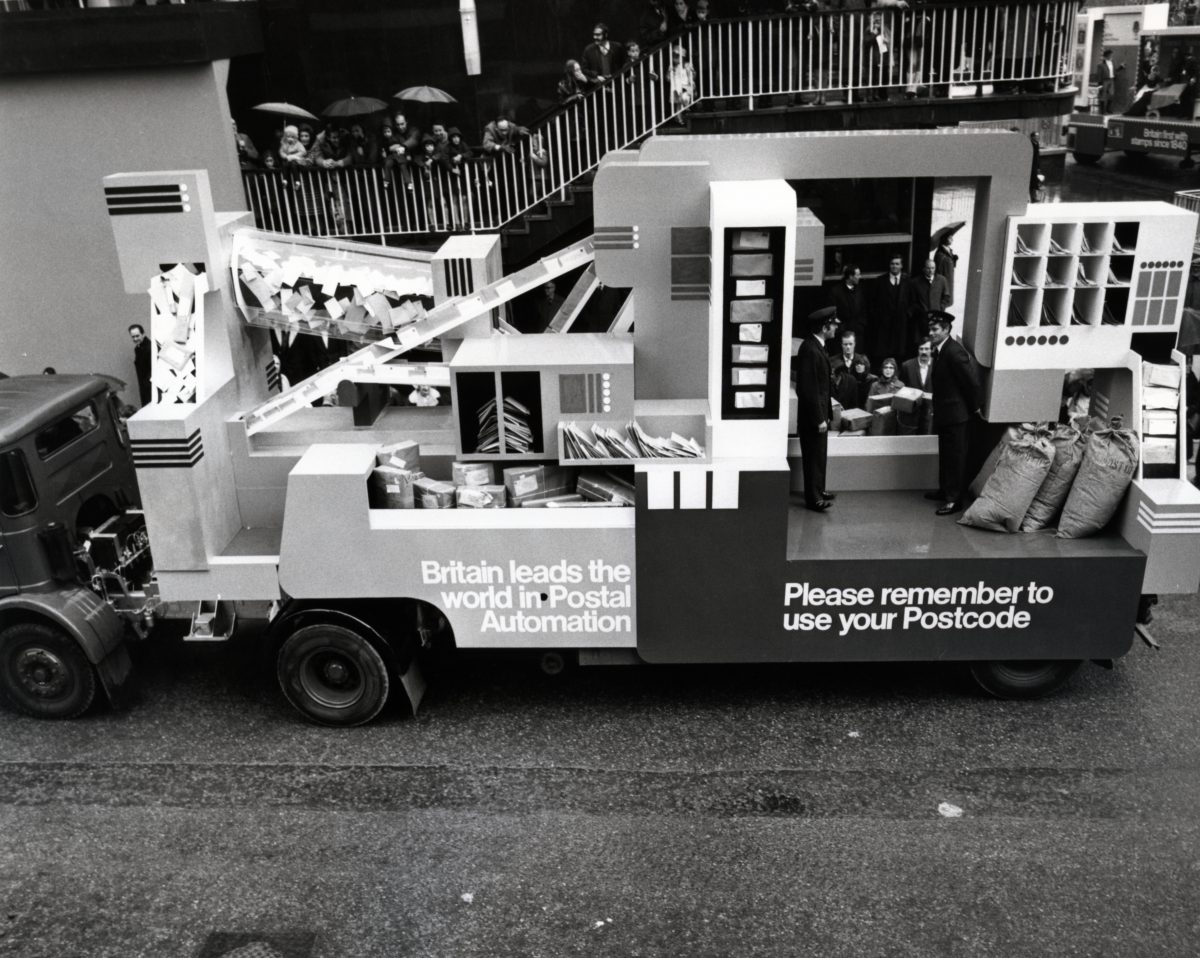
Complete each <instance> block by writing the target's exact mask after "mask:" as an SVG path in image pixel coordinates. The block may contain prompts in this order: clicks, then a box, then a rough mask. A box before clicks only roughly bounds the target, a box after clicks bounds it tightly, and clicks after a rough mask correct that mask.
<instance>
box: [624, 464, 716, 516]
mask: <svg viewBox="0 0 1200 958" xmlns="http://www.w3.org/2000/svg"><path fill="white" fill-rule="evenodd" d="M738 485H739V473H738V472H737V471H736V470H728V469H722V470H716V469H712V468H707V469H706V468H704V467H699V466H685V467H684V468H682V469H654V470H651V471H648V472H647V473H646V508H648V509H736V508H737V507H738Z"/></svg>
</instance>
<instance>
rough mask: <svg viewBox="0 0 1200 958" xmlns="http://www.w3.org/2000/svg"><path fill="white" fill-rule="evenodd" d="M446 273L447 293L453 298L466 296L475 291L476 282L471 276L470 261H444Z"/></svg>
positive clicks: (460, 259)
mask: <svg viewBox="0 0 1200 958" xmlns="http://www.w3.org/2000/svg"><path fill="white" fill-rule="evenodd" d="M443 268H444V269H445V271H446V291H447V292H448V293H449V294H450V295H451V296H466V295H467V294H469V293H471V292H473V291H474V289H475V280H474V277H473V276H472V275H471V261H470V260H469V259H462V258H459V259H448V260H445V261H443Z"/></svg>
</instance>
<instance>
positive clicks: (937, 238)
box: [929, 220, 967, 249]
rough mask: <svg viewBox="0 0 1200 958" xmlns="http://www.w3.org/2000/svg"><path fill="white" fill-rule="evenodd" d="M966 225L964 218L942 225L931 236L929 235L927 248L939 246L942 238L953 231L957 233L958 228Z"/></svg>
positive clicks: (950, 234) (951, 234)
mask: <svg viewBox="0 0 1200 958" xmlns="http://www.w3.org/2000/svg"><path fill="white" fill-rule="evenodd" d="M966 225H967V221H966V220H956V221H955V222H953V223H950V224H948V225H946V226H943V227H942V228H941V229H939V230H937V231H936V232H935V233H934V234H933V235H932V236H931V237H929V248H930V249H937V248H938V247H939V246H941V245H942V240H944V239H945V238H946V237H947V236H953V235H954V234H955V233H957V232H958V231H959V230H960V229H962V228H963V227H964V226H966Z"/></svg>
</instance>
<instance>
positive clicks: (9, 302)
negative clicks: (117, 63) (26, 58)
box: [0, 61, 246, 406]
mask: <svg viewBox="0 0 1200 958" xmlns="http://www.w3.org/2000/svg"><path fill="white" fill-rule="evenodd" d="M227 73H228V61H220V62H217V63H211V64H200V65H189V66H181V67H172V68H167V69H155V70H128V71H124V70H112V71H88V72H80V73H70V74H60V75H54V76H17V77H9V76H5V77H0V130H3V131H4V132H3V135H2V136H0V183H3V184H4V196H3V199H0V371H3V372H5V373H8V374H9V375H15V374H18V373H38V372H41V370H42V368H43V367H45V366H54V367H55V368H56V369H58V370H59V371H60V372H100V373H109V374H111V375H114V376H118V377H120V378H121V379H123V380H125V381H126V382H127V383H129V386H128V387H127V388H126V390H125V397H126V399H127V401H129V402H130V403H132V404H133V405H135V406H136V405H137V404H138V402H137V383H136V380H135V378H134V372H133V347H132V345H131V344H130V341H129V336H128V333H127V332H126V327H127V326H128V325H129V324H130V323H142V324H143V325H145V326H148V323H149V311H150V310H149V299H148V298H147V297H144V296H130V295H127V294H126V293H125V291H124V289H123V288H122V283H121V273H120V268H119V266H118V263H117V254H116V249H115V247H114V244H113V235H112V229H111V227H110V226H109V219H108V214H107V212H106V211H105V204H104V191H103V186H102V184H101V178H102V177H103V176H104V175H106V174H108V173H120V172H126V171H135V170H176V169H196V168H201V167H202V168H205V169H207V170H208V173H209V180H210V182H211V184H212V193H213V201H214V205H215V207H216V209H217V210H220V211H227V210H244V209H245V208H246V204H245V199H244V197H243V195H242V187H241V177H240V175H239V172H238V166H237V157H236V154H235V152H234V148H233V141H232V134H231V129H230V126H229V107H228V104H227V102H226V97H225V79H226V76H227ZM148 283H149V277H147V285H148Z"/></svg>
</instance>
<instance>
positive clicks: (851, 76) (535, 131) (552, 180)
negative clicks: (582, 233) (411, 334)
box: [243, 0, 1079, 239]
mask: <svg viewBox="0 0 1200 958" xmlns="http://www.w3.org/2000/svg"><path fill="white" fill-rule="evenodd" d="M1078 6H1079V4H1078V2H1077V0H1040V2H1033V3H1029V2H1018V0H1009V2H1007V3H995V4H988V3H977V4H954V5H946V6H921V7H918V8H912V9H899V8H883V9H874V10H853V11H840V12H822V13H793V14H784V15H775V16H770V17H754V18H743V19H737V20H717V21H710V22H707V23H703V24H698V25H696V26H695V27H693V28H692V29H690V30H687V31H686V32H684V33H683V34H682V35H681V36H679V37H677V38H675V39H674V40H673V41H671V42H670V43H666V44H663V45H661V46H659V47H657V48H655V49H653V50H651V51H649V52H648V53H647V54H646V55H645V56H643V57H642V58H641V59H640V60H639V61H638V62H637V63H634V64H631V65H629V66H627V68H626V69H625V70H623V71H622V72H621V73H620V74H619V75H617V76H615V77H613V78H612V79H611V80H610V81H609V82H608V83H606V84H604V85H603V86H602V87H600V88H598V89H596V90H594V91H592V92H591V93H589V94H587V95H586V96H584V97H582V98H581V99H579V100H576V101H575V102H572V103H569V104H567V105H565V106H563V107H562V108H560V109H559V110H557V111H555V112H554V113H553V114H551V115H550V116H548V117H547V118H545V119H544V120H542V121H540V122H538V123H537V124H535V125H534V126H533V128H531V129H530V131H529V134H528V135H527V136H522V137H520V138H519V139H518V140H517V144H516V146H515V147H514V150H513V152H512V153H498V154H495V155H493V156H484V157H477V158H474V159H472V160H471V161H469V162H466V163H464V164H463V165H462V167H461V168H460V169H459V171H457V172H451V171H449V170H446V169H444V168H442V167H440V166H439V167H435V168H434V169H432V170H430V171H428V172H426V171H423V170H413V171H412V176H411V178H410V177H407V176H403V177H401V176H393V175H390V174H388V173H386V172H385V171H384V170H383V169H380V168H374V167H357V168H349V169H334V170H317V169H299V170H296V169H293V170H286V171H274V172H272V171H247V172H245V173H244V174H243V182H244V185H245V189H246V199H247V202H248V204H249V206H250V209H251V210H253V211H254V214H255V217H256V219H257V223H258V226H259V227H260V228H262V229H269V230H279V231H283V232H295V233H304V234H307V235H313V236H372V235H377V236H379V237H380V238H381V239H382V238H384V237H386V236H388V235H404V234H421V233H430V232H480V231H491V230H498V229H500V228H501V227H503V226H505V225H506V224H508V223H511V222H512V221H513V220H514V219H516V218H517V217H519V216H521V215H522V214H524V213H526V212H528V211H530V210H531V209H533V208H534V207H536V206H538V205H539V204H541V203H544V202H546V201H547V200H550V199H554V198H559V199H562V198H565V196H566V193H567V188H568V186H569V185H570V184H571V183H574V182H575V181H576V180H579V179H580V178H581V177H584V176H586V175H587V174H589V173H591V172H592V171H593V170H595V168H596V166H597V165H598V164H599V162H600V158H601V157H602V156H603V155H604V154H605V153H607V152H609V151H610V150H619V149H624V148H626V147H629V146H632V145H633V144H635V143H637V142H639V141H640V140H642V139H643V138H644V137H646V136H648V135H649V134H651V133H653V132H655V131H656V130H657V129H659V128H660V127H661V126H662V125H663V124H666V123H671V122H672V121H676V120H678V119H679V117H681V116H682V114H683V113H684V112H685V111H686V110H687V109H689V108H690V107H691V106H692V105H693V104H694V103H697V102H699V101H722V100H734V101H737V102H738V104H739V105H741V101H745V105H746V108H747V109H753V108H754V107H755V105H756V101H757V100H760V99H761V98H762V97H768V96H770V97H785V96H786V97H789V98H791V99H792V100H793V101H794V102H795V103H798V104H805V103H813V104H819V103H822V102H832V101H838V102H845V103H846V104H849V105H855V104H858V103H861V102H864V101H871V100H877V99H881V98H895V97H905V98H909V99H916V98H920V99H925V98H929V97H955V96H989V95H992V94H993V93H1004V92H1024V93H1038V92H1052V91H1056V90H1063V89H1067V88H1069V87H1070V86H1071V84H1072V82H1073V79H1072V64H1071V62H1070V61H1071V54H1072V37H1073V26H1074V21H1075V14H1076V11H1077V9H1078ZM679 48H681V49H682V51H683V54H684V56H683V59H682V60H676V59H674V57H675V51H676V50H677V49H679ZM688 67H690V71H691V72H690V74H689V72H688V69H687V68H688Z"/></svg>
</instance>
